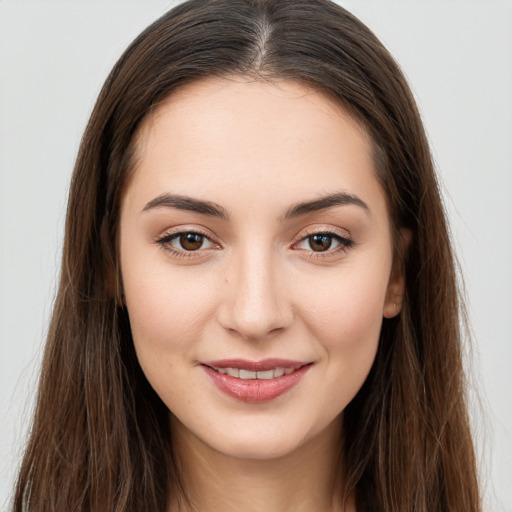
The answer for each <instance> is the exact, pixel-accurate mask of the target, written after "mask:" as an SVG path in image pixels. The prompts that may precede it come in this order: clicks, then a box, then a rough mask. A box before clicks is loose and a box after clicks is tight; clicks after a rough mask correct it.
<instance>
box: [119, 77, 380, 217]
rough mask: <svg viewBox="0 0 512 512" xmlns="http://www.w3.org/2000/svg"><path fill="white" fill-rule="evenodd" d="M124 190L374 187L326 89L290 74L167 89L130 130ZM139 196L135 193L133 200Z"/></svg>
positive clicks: (355, 126) (280, 192)
mask: <svg viewBox="0 0 512 512" xmlns="http://www.w3.org/2000/svg"><path fill="white" fill-rule="evenodd" d="M135 155H136V158H135V169H134V176H133V179H132V180H131V183H130V185H129V186H128V190H127V194H126V195H127V196H133V195H134V194H136V195H138V196H144V197H145V198H146V199H147V200H149V199H151V197H150V196H157V195H158V194H161V193H163V192H173V193H178V194H179V193H182V194H186V195H190V194H191V193H193V195H195V196H199V197H201V196H204V198H205V199H208V200H214V201H216V202H218V203H219V204H223V200H225V199H228V200H229V201H233V194H234V193H236V194H237V195H239V196H242V197H243V198H245V199H246V200H247V201H248V202H250V201H251V200H254V205H256V204H257V203H258V201H259V202H260V204H263V203H264V201H263V199H262V197H259V196H265V197H267V198H268V197H269V196H271V197H272V198H273V199H274V201H273V203H272V204H273V205H276V206H278V205H279V203H282V207H283V208H284V207H285V206H286V205H285V203H286V202H288V203H290V202H294V201H297V200H300V199H302V198H303V197H302V196H307V197H310V196H311V195H313V196H314V195H316V196H319V195H325V194H327V193H332V192H333V191H338V190H341V189H346V191H347V192H350V193H356V194H358V195H368V194H370V195H371V194H380V195H381V196H382V191H381V189H380V186H379V184H378V182H377V179H376V175H375V172H374V163H373V158H372V143H371V140H370V138H369V136H368V134H367V132H366V130H365V129H364V128H363V127H362V126H361V124H360V123H359V122H358V121H356V120H355V119H354V118H353V117H352V116H350V115H349V114H348V113H347V111H346V110H345V109H344V108H343V107H342V106H341V105H340V104H339V103H337V102H335V101H334V100H332V99H330V98H329V97H327V96H326V95H324V94H322V93H320V92H318V91H315V90H313V89H311V88H308V87H306V86H303V85H301V84H298V83H295V82H290V81H278V82H272V83H269V82H263V81H253V82H249V81H247V80H244V79H242V78H222V79H221V78H218V79H208V80H203V81H198V82H195V83H192V84H189V85H187V86H184V87H183V88H181V89H180V90H178V91H176V92H175V93H173V94H172V95H171V96H170V97H168V98H167V99H166V101H165V102H163V103H162V104H161V105H159V106H158V107H157V108H156V109H155V110H154V112H153V113H152V114H151V115H150V116H148V117H147V118H146V119H145V120H144V122H143V124H142V126H141V128H140V130H139V132H138V135H137V139H136V146H135ZM141 200H142V199H141Z"/></svg>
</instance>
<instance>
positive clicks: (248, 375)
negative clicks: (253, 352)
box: [240, 370, 256, 380]
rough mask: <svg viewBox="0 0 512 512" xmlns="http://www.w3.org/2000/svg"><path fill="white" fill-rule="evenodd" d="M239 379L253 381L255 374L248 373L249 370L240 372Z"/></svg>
mask: <svg viewBox="0 0 512 512" xmlns="http://www.w3.org/2000/svg"><path fill="white" fill-rule="evenodd" d="M240 378H241V379H244V380H249V379H255V378H256V372H250V371H249V370H240Z"/></svg>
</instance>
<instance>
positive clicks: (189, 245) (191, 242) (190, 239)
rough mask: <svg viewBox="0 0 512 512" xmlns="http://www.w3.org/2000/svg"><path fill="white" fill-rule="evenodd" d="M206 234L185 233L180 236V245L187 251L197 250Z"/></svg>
mask: <svg viewBox="0 0 512 512" xmlns="http://www.w3.org/2000/svg"><path fill="white" fill-rule="evenodd" d="M203 240H204V236H202V235H198V234H197V233H184V234H183V235H181V236H180V245H181V247H183V249H186V250H187V251H197V250H198V249H200V248H201V246H202V245H203Z"/></svg>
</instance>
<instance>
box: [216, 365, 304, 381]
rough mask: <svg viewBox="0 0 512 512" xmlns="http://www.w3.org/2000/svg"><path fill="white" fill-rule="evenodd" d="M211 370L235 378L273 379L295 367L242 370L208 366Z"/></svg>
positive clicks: (292, 370)
mask: <svg viewBox="0 0 512 512" xmlns="http://www.w3.org/2000/svg"><path fill="white" fill-rule="evenodd" d="M208 367H209V368H211V369H212V370H214V371H216V372H217V373H220V374H222V375H229V376H230V377H235V379H242V380H254V379H258V380H270V379H275V378H276V377H282V376H283V375H290V374H291V373H293V372H294V371H295V370H297V368H279V367H278V368H274V369H271V370H263V371H251V370H244V369H241V368H215V367H212V366H208Z"/></svg>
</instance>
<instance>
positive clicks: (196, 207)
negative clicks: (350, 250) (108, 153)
mask: <svg viewBox="0 0 512 512" xmlns="http://www.w3.org/2000/svg"><path fill="white" fill-rule="evenodd" d="M346 205H354V206H358V207H360V208H362V209H363V210H365V212H366V213H368V215H371V212H370V208H369V207H368V205H367V204H366V203H365V202H364V201H363V200H362V199H361V198H359V197H357V196H356V195H353V194H348V193H347V192H338V193H336V194H329V195H327V196H324V197H320V198H318V199H313V200H312V201H306V202H301V203H297V204H294V205H292V206H291V207H290V208H288V210H287V211H286V213H285V215H284V220H289V219H293V218H296V217H301V216H302V215H307V214H308V213H314V212H318V211H321V210H327V209H328V208H332V207H334V206H346ZM156 208H176V209H178V210H185V211H190V212H195V213H199V214H201V215H208V216H210V217H217V218H220V219H223V220H228V219H229V213H228V212H227V210H226V209H225V208H223V207H222V206H220V205H218V204H216V203H213V202H211V201H203V200H202V199H195V198H193V197H189V196H182V195H176V194H161V195H159V196H158V197H155V198H154V199H152V200H151V201H149V202H148V203H147V204H146V206H144V208H143V209H142V211H143V212H147V211H149V210H153V209H156Z"/></svg>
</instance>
